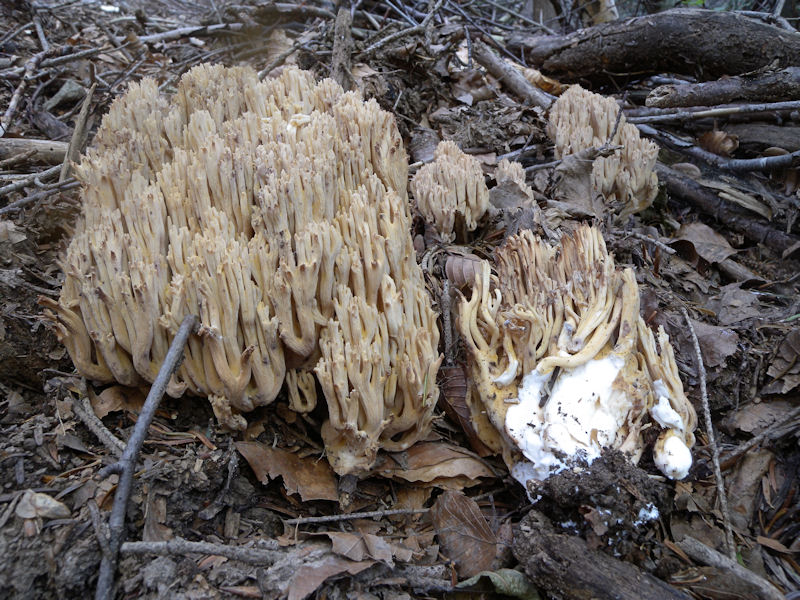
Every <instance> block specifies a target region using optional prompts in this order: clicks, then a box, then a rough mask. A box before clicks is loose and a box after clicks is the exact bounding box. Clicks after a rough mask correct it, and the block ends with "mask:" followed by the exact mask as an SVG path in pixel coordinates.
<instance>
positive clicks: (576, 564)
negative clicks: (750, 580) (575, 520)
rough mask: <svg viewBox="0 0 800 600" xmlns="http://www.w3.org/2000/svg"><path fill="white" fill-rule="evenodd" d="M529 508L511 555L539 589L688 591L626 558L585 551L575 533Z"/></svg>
mask: <svg viewBox="0 0 800 600" xmlns="http://www.w3.org/2000/svg"><path fill="white" fill-rule="evenodd" d="M547 523H549V522H547V520H546V518H545V517H544V516H543V515H537V514H536V512H535V511H531V512H530V513H528V515H527V516H526V517H525V518H524V519H523V520H522V522H521V523H520V526H519V531H518V532H516V534H515V536H514V556H515V557H516V558H517V560H519V562H520V563H522V565H523V567H524V568H525V573H526V574H527V575H528V577H529V578H530V579H531V581H532V582H533V583H534V585H536V586H537V587H538V588H539V589H541V590H544V591H545V592H546V593H547V594H548V595H552V596H555V597H557V598H570V599H576V600H577V599H581V600H583V599H586V600H589V599H590V598H592V599H596V600H689V596H688V595H686V594H685V593H683V592H681V591H680V590H677V589H676V588H674V587H672V586H670V585H668V584H667V583H664V582H663V581H661V580H660V579H657V578H656V577H653V576H652V575H650V574H649V573H645V572H644V571H642V570H641V569H639V568H637V567H635V566H633V565H632V564H630V563H627V562H624V561H621V560H619V559H616V558H613V557H611V556H609V555H607V554H604V553H602V552H599V551H597V550H591V549H590V548H589V547H588V546H587V544H586V542H585V541H583V540H582V539H581V538H579V537H576V536H570V535H563V534H558V533H554V532H553V531H552V530H550V527H549V526H548V524H547Z"/></svg>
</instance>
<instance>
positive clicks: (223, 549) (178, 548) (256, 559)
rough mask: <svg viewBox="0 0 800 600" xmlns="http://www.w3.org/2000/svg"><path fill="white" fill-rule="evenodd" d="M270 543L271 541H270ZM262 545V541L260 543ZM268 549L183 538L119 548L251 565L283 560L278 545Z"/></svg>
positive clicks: (133, 552)
mask: <svg viewBox="0 0 800 600" xmlns="http://www.w3.org/2000/svg"><path fill="white" fill-rule="evenodd" d="M270 541H272V540H270ZM262 543H263V541H262ZM273 543H274V546H273V544H270V546H271V547H270V548H265V549H260V548H243V547H241V546H228V545H226V544H213V543H211V542H190V541H189V540H185V539H183V538H179V537H176V538H172V539H171V540H168V541H166V542H125V543H124V544H122V547H121V548H120V550H121V552H122V553H123V554H157V555H159V556H168V555H171V554H172V555H174V554H180V555H182V554H206V555H216V556H225V557H226V558H230V559H233V560H238V561H241V562H243V563H248V564H252V565H271V564H272V563H274V562H276V561H277V560H279V559H281V558H284V557H285V556H286V554H287V553H286V552H281V551H280V550H278V543H277V542H273Z"/></svg>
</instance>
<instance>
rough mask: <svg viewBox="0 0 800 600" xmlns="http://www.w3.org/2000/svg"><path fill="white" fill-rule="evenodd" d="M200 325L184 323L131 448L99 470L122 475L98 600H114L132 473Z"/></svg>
mask: <svg viewBox="0 0 800 600" xmlns="http://www.w3.org/2000/svg"><path fill="white" fill-rule="evenodd" d="M196 324H197V317H195V316H194V315H188V316H186V317H185V318H184V319H183V322H182V323H181V326H180V328H179V329H178V333H177V334H176V335H175V339H174V340H172V343H171V344H170V347H169V351H168V352H167V356H166V357H165V358H164V362H163V364H162V365H161V369H159V371H158V376H157V377H156V380H155V381H154V382H153V385H152V387H151V388H150V392H149V393H148V394H147V399H146V400H145V402H144V406H143V407H142V412H141V413H140V414H139V419H138V420H137V421H136V426H135V427H134V428H133V434H132V435H131V437H130V439H129V440H128V445H127V446H126V447H125V451H124V452H123V453H122V457H121V458H120V459H119V460H118V461H117V462H115V463H114V464H111V465H108V466H106V467H104V468H103V469H101V470H100V472H99V473H98V477H100V478H105V477H108V476H109V475H111V474H112V473H116V474H118V475H119V484H118V485H117V491H116V493H115V494H114V505H113V506H112V507H111V516H110V517H109V520H108V525H109V531H110V539H109V542H108V545H109V555H108V556H104V557H103V560H102V561H101V562H100V575H99V577H98V579H97V589H96V590H95V596H94V597H95V600H111V598H112V596H113V588H114V578H115V574H116V570H117V560H118V559H119V550H120V547H121V546H122V542H123V538H124V537H125V513H126V512H127V508H128V500H129V499H130V496H131V489H132V484H133V473H134V470H135V469H136V459H137V458H138V456H139V451H140V450H141V449H142V444H143V443H144V439H145V436H146V435H147V431H148V429H149V428H150V423H151V422H152V421H153V417H154V416H155V413H156V409H157V408H158V405H159V404H160V403H161V398H162V397H163V396H164V392H165V391H166V389H167V384H168V383H169V380H170V377H172V374H173V373H174V372H175V369H177V368H178V364H179V363H180V361H181V359H182V358H183V348H184V346H185V345H186V341H187V340H188V339H189V335H190V334H191V333H192V331H194V329H195V327H196Z"/></svg>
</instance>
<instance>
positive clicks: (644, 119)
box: [625, 100, 800, 125]
mask: <svg viewBox="0 0 800 600" xmlns="http://www.w3.org/2000/svg"><path fill="white" fill-rule="evenodd" d="M798 109H800V101H798V100H793V101H791V102H767V103H763V104H733V105H728V106H716V107H714V108H709V107H707V106H687V107H685V108H681V109H680V110H667V109H663V108H634V109H631V110H626V111H625V118H626V120H627V121H628V123H633V124H634V125H644V124H646V123H676V122H677V123H682V122H684V121H696V120H699V119H716V118H717V117H727V116H730V115H747V114H753V115H759V114H761V113H765V112H778V111H787V112H788V111H793V110H798Z"/></svg>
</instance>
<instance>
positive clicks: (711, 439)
mask: <svg viewBox="0 0 800 600" xmlns="http://www.w3.org/2000/svg"><path fill="white" fill-rule="evenodd" d="M681 311H682V312H683V318H684V319H685V320H686V326H687V327H688V328H689V337H690V338H691V340H692V344H693V345H694V354H695V360H696V361H697V374H698V376H699V377H700V398H701V401H702V403H703V417H704V418H705V422H706V435H708V444H709V445H710V446H711V458H712V461H713V463H714V479H715V480H716V482H717V496H718V497H719V507H720V511H721V512H722V525H723V527H724V528H725V544H726V545H727V547H728V555H729V556H730V557H731V558H732V559H734V560H735V559H736V545H735V544H734V542H733V529H732V528H731V518H730V514H729V512H728V497H727V495H726V494H725V480H724V479H723V478H722V469H720V466H719V447H718V446H717V440H716V437H715V436H714V423H712V422H711V408H710V407H709V404H708V390H707V389H706V367H705V365H704V364H703V353H702V352H701V351H700V341H699V340H698V339H697V334H696V333H695V331H694V326H693V325H692V320H691V319H690V318H689V313H688V312H687V311H686V309H685V308H683V307H681Z"/></svg>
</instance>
